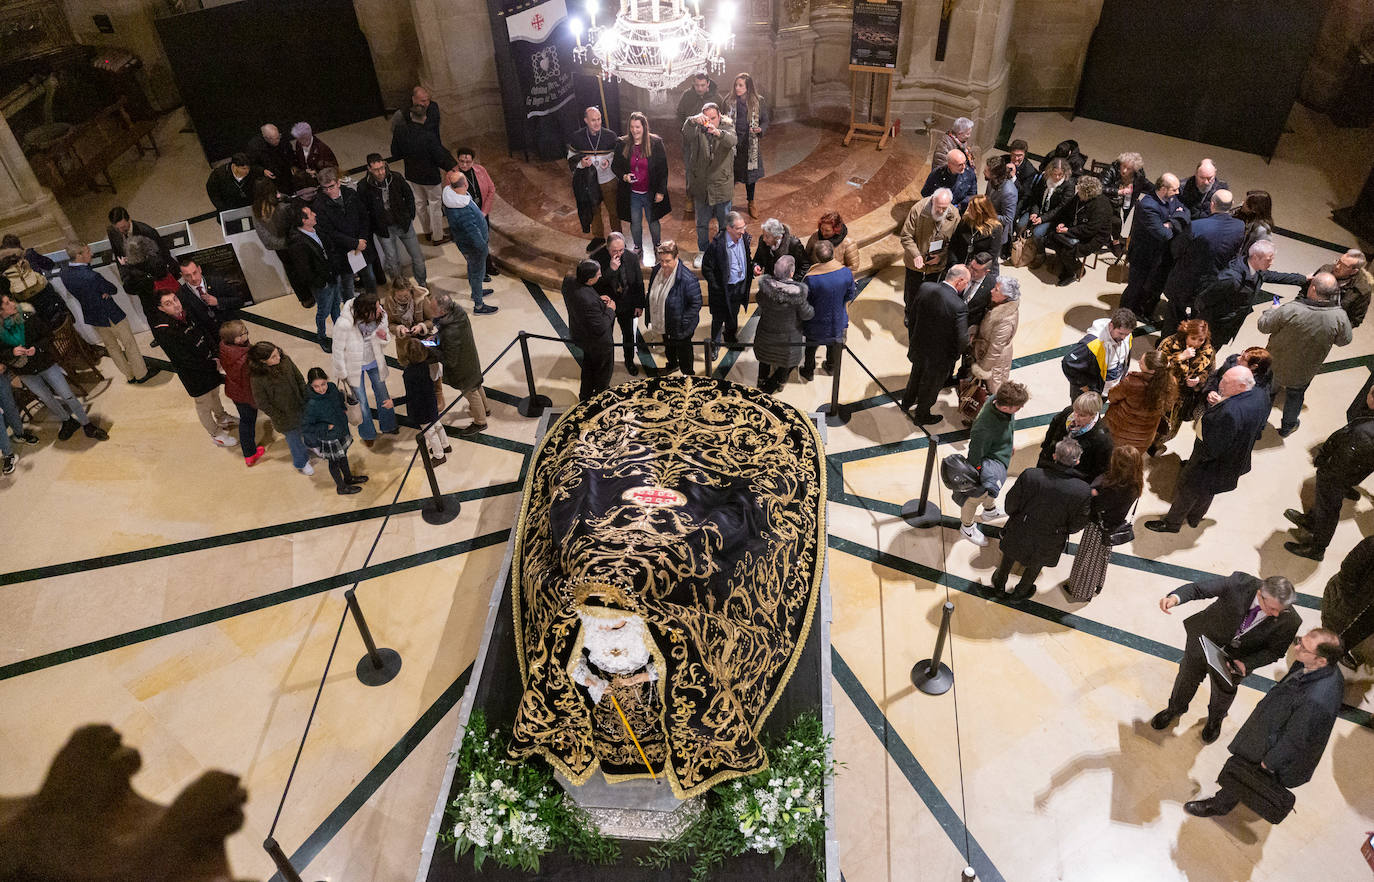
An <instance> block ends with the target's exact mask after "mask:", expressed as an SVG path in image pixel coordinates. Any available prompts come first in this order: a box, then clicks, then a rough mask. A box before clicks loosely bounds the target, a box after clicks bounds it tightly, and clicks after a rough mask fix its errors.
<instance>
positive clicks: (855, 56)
mask: <svg viewBox="0 0 1374 882" xmlns="http://www.w3.org/2000/svg"><path fill="white" fill-rule="evenodd" d="M901 31H902V4H901V2H900V0H891V2H887V3H869V2H865V0H856V2H855V3H854V24H853V30H852V31H851V32H850V36H849V63H850V64H851V65H855V66H860V67H881V68H895V67H896V66H897V42H898V38H899V37H900V36H901Z"/></svg>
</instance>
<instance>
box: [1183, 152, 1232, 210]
mask: <svg viewBox="0 0 1374 882" xmlns="http://www.w3.org/2000/svg"><path fill="white" fill-rule="evenodd" d="M1229 189H1230V186H1229V185H1228V184H1227V183H1226V182H1225V181H1223V180H1222V179H1221V178H1219V177H1218V176H1217V167H1216V165H1215V164H1213V162H1212V160H1210V159H1204V160H1202V162H1199V163H1198V164H1197V171H1196V172H1194V173H1193V176H1192V177H1190V178H1188V180H1186V181H1184V182H1183V186H1182V188H1181V189H1180V190H1179V191H1178V201H1179V202H1182V203H1183V206H1184V207H1185V208H1187V209H1188V215H1189V216H1190V217H1191V218H1192V219H1193V220H1198V219H1199V218H1204V217H1206V216H1207V215H1209V214H1211V213H1212V195H1213V194H1214V193H1216V192H1217V191H1218V190H1229Z"/></svg>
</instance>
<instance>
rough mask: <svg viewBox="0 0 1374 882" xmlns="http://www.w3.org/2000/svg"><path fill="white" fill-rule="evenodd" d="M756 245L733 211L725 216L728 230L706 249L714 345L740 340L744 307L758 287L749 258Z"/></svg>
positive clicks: (704, 271)
mask: <svg viewBox="0 0 1374 882" xmlns="http://www.w3.org/2000/svg"><path fill="white" fill-rule="evenodd" d="M753 243H754V237H753V236H750V235H749V233H748V231H747V229H746V228H745V223H744V215H742V214H740V213H739V212H738V211H731V212H729V213H727V214H726V215H725V229H723V230H721V231H720V234H719V235H717V236H716V238H714V239H712V240H711V244H709V245H707V246H706V254H705V256H704V257H703V258H702V261H701V277H702V278H703V279H705V280H706V306H707V308H708V309H710V311H711V341H712V343H716V344H718V343H720V342H721V340H722V337H723V339H724V340H725V342H726V344H731V343H734V342H736V340H737V337H738V334H739V311H740V307H742V306H747V305H748V304H749V289H750V288H751V287H753V284H754V271H753V269H752V267H751V266H750V257H749V255H750V254H752V253H753V252H752V251H751V250H750V249H751V248H752V246H753ZM711 357H712V358H715V355H714V354H713V355H712V356H711Z"/></svg>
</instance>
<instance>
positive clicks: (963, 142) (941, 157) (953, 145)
mask: <svg viewBox="0 0 1374 882" xmlns="http://www.w3.org/2000/svg"><path fill="white" fill-rule="evenodd" d="M972 134H973V120H971V119H969V118H968V117H966V116H961V117H959V118H958V119H956V120H955V121H954V124H953V125H951V126H950V128H949V131H947V132H945V133H944V134H943V135H941V136H940V142H939V143H938V144H936V145H935V156H934V157H933V158H932V159H931V161H930V167H931V168H939V167H940V166H942V165H944V164H945V160H946V159H948V158H949V152H950V151H951V150H959V151H962V152H963V154H964V156H965V157H966V158H967V159H968V161H969V163H970V164H971V163H973V162H975V161H976V160H977V156H976V155H975V153H974V150H973V145H971V144H969V142H968V139H969V137H970V136H971V135H972Z"/></svg>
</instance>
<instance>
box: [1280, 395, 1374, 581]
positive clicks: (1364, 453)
mask: <svg viewBox="0 0 1374 882" xmlns="http://www.w3.org/2000/svg"><path fill="white" fill-rule="evenodd" d="M1365 407H1366V408H1368V409H1366V410H1364V411H1363V412H1357V413H1356V416H1355V418H1354V419H1352V420H1351V421H1350V422H1349V423H1347V424H1346V425H1345V426H1343V427H1341V428H1340V429H1337V430H1336V431H1335V432H1333V433H1332V434H1331V437H1329V438H1327V439H1326V441H1325V442H1324V443H1323V444H1322V446H1321V448H1320V449H1319V450H1318V451H1317V456H1316V460H1315V463H1316V466H1317V478H1316V488H1315V490H1314V492H1313V496H1314V498H1313V501H1312V509H1311V511H1310V512H1306V513H1304V512H1301V511H1298V510H1297V509H1295V508H1290V509H1287V510H1286V511H1284V513H1283V516H1284V517H1286V518H1288V520H1290V521H1292V522H1293V523H1294V524H1296V525H1297V527H1298V537H1299V541H1297V542H1285V543H1283V547H1284V548H1286V549H1288V551H1289V552H1291V553H1293V554H1296V555H1297V556H1298V557H1305V558H1307V559H1309V560H1321V559H1323V558H1324V557H1325V556H1326V546H1328V545H1330V544H1331V537H1332V536H1333V535H1335V533H1336V523H1337V522H1338V521H1339V520H1340V517H1341V506H1342V505H1343V504H1344V500H1345V495H1346V492H1347V491H1349V490H1353V489H1354V488H1355V487H1357V486H1359V484H1360V482H1361V481H1363V480H1364V479H1365V478H1368V477H1369V475H1370V473H1371V472H1374V391H1368V392H1366V393H1365Z"/></svg>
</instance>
